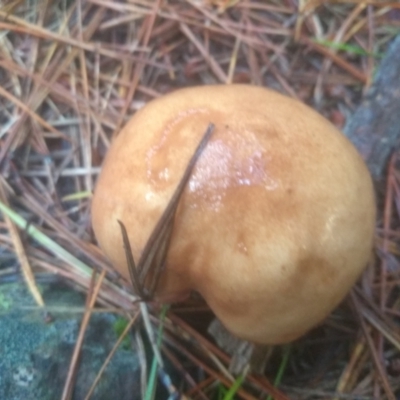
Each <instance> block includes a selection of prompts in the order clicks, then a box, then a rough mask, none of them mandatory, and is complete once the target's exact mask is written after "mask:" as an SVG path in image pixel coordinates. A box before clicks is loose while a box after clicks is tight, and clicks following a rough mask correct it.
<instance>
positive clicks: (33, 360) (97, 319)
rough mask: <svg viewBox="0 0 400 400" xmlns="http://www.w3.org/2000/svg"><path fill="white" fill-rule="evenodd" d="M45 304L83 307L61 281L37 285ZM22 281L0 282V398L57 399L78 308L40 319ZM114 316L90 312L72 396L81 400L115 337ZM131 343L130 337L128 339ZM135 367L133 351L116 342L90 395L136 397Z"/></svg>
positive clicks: (137, 369)
mask: <svg viewBox="0 0 400 400" xmlns="http://www.w3.org/2000/svg"><path fill="white" fill-rule="evenodd" d="M40 288H41V290H42V294H43V297H44V299H45V302H46V305H47V306H51V307H55V306H58V307H64V308H71V307H83V306H84V297H83V296H82V295H81V294H79V293H77V292H75V291H73V290H71V289H70V288H68V287H67V286H65V285H62V284H54V283H53V284H45V285H41V287H40ZM33 305H34V304H33V300H32V297H31V296H30V294H29V293H28V292H27V289H26V287H25V285H24V284H23V283H11V284H2V285H0V399H7V400H31V399H32V400H38V399H40V400H53V399H60V398H61V394H62V390H63V387H64V382H65V379H66V376H67V372H68V368H69V364H70V360H71V356H72V352H73V349H74V346H75V341H76V338H77V335H78V332H79V327H80V322H81V318H82V313H70V312H57V313H52V318H51V319H50V320H49V319H48V318H45V314H44V312H43V311H39V310H38V311H36V310H35V311H32V310H23V309H21V307H22V306H33ZM116 320H117V316H115V315H113V314H108V313H101V314H100V313H99V314H93V315H92V317H91V320H90V323H89V327H88V330H87V332H86V336H85V340H84V345H83V348H82V351H81V357H80V363H79V369H78V372H77V379H76V383H75V386H74V392H73V399H76V400H81V399H84V398H85V396H86V394H87V392H88V390H89V388H90V386H91V385H92V382H93V381H94V379H95V377H96V375H97V372H98V371H99V369H100V367H101V366H102V364H103V362H104V360H105V359H106V357H107V355H108V353H109V351H110V350H111V348H112V347H113V345H114V343H115V342H116V340H117V335H116V333H115V330H114V324H115V321H116ZM131 346H133V342H132V344H131ZM139 382H140V367H139V361H138V359H137V356H136V355H135V351H134V349H132V348H128V349H126V348H124V346H120V348H119V349H118V351H117V352H116V354H115V356H114V358H113V359H112V361H111V363H110V364H109V365H108V367H107V368H106V370H105V373H104V375H103V377H102V379H101V381H100V382H99V384H98V386H97V388H96V390H95V392H94V394H93V396H92V399H95V400H103V399H104V400H106V399H118V400H120V399H121V400H124V399H140V397H141V396H140V389H139V386H138V385H139Z"/></svg>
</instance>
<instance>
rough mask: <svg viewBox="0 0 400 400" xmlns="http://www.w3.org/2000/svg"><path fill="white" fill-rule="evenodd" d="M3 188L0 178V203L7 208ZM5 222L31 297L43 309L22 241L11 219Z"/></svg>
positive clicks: (40, 296)
mask: <svg viewBox="0 0 400 400" xmlns="http://www.w3.org/2000/svg"><path fill="white" fill-rule="evenodd" d="M4 186H5V185H4V181H3V178H1V177H0V201H2V202H3V203H4V204H5V205H6V206H9V204H8V201H7V196H6V194H5V190H4ZM5 221H6V225H7V227H8V231H9V233H10V236H11V240H12V242H13V244H14V248H15V253H16V255H17V258H18V260H19V262H20V264H21V268H22V273H23V276H24V278H25V282H26V284H27V286H28V288H29V290H30V292H31V293H32V296H33V298H34V299H35V301H36V303H37V305H38V306H40V307H43V306H44V301H43V297H42V295H41V294H40V291H39V289H38V287H37V286H36V281H35V276H34V274H33V272H32V267H31V265H30V263H29V260H28V257H27V255H26V252H25V249H24V245H23V243H22V240H21V237H20V235H19V232H18V230H17V227H16V226H15V225H14V223H13V222H12V221H11V219H10V218H9V217H7V216H6V217H5Z"/></svg>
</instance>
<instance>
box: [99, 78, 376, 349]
mask: <svg viewBox="0 0 400 400" xmlns="http://www.w3.org/2000/svg"><path fill="white" fill-rule="evenodd" d="M210 123H212V124H214V132H213V135H212V137H211V139H210V140H209V142H208V144H207V146H206V147H205V149H204V150H203V152H202V154H201V155H200V158H199V159H198V161H197V163H196V165H195V167H194V170H193V173H192V175H191V177H190V179H189V182H188V184H187V185H186V187H185V189H184V192H183V194H182V196H181V199H180V202H179V205H178V209H177V212H176V215H175V220H174V228H173V232H172V237H171V242H170V247H169V251H168V255H167V259H166V265H165V269H164V271H163V273H162V275H161V279H160V282H159V285H158V287H157V291H156V294H155V297H156V299H158V300H159V301H171V300H172V301H173V300H174V299H178V298H182V297H184V296H185V295H187V294H188V293H190V291H192V290H193V291H197V292H199V293H200V294H201V295H202V296H203V297H204V299H205V300H206V302H207V303H208V305H209V306H210V308H211V309H212V310H213V311H214V313H215V314H216V316H217V317H218V318H219V319H220V320H221V322H222V323H223V324H224V325H225V326H226V328H227V329H228V330H230V331H231V332H232V333H233V334H235V335H237V336H238V337H240V338H242V339H246V340H249V341H252V342H255V343H263V344H277V343H283V342H288V341H291V340H294V339H295V338H297V337H299V336H300V335H302V334H304V333H305V332H307V331H308V330H309V329H310V328H312V327H313V326H315V325H316V324H318V323H320V322H321V321H322V320H323V319H324V318H325V317H326V316H327V315H328V314H329V313H330V312H331V311H332V309H333V308H335V307H336V306H337V305H338V304H339V303H340V301H341V300H342V299H343V298H344V296H345V295H346V294H347V292H348V291H349V289H350V288H351V286H352V285H353V284H354V283H355V282H356V280H357V279H358V277H359V276H360V274H361V273H362V271H363V269H364V268H365V266H366V265H367V263H368V260H369V258H370V256H371V249H372V243H373V232H374V224H375V200H374V191H373V185H372V182H371V178H370V175H369V172H368V170H367V168H366V166H365V164H364V162H363V160H362V158H361V157H360V156H359V154H358V153H357V151H356V149H355V148H354V147H353V145H352V144H351V143H350V142H349V141H348V139H347V138H346V137H345V136H344V135H343V134H342V133H340V132H339V131H338V130H337V129H336V128H335V127H334V126H333V125H332V124H331V123H330V122H328V121H327V120H326V119H325V118H323V117H322V116H320V115H319V114H318V113H316V112H315V111H313V110H312V109H311V108H309V107H307V106H306V105H304V104H302V103H301V102H299V101H296V100H293V99H290V98H288V97H286V96H283V95H281V94H278V93H276V92H274V91H271V90H267V89H264V88H259V87H254V86H248V85H215V86H202V87H193V88H187V89H181V90H177V91H176V92H173V93H171V94H168V95H165V96H163V97H161V98H159V99H156V100H153V101H151V102H149V103H148V104H147V105H146V106H145V107H143V108H142V109H141V110H140V111H138V112H137V113H136V114H135V115H134V116H133V117H132V119H131V120H130V121H129V122H128V123H127V124H126V126H125V127H124V128H123V129H122V131H121V132H120V133H119V134H118V135H117V136H116V137H115V138H114V139H113V141H112V144H111V147H110V149H109V151H108V154H107V156H106V159H105V161H104V164H103V168H102V172H101V174H100V177H99V180H98V182H97V186H96V189H95V193H94V197H93V204H92V221H93V229H94V232H95V235H96V238H97V240H98V242H99V245H100V246H101V248H102V249H103V251H104V252H105V254H106V255H107V256H108V257H109V259H110V260H111V262H112V263H113V265H114V266H115V268H116V269H117V270H118V271H119V272H120V273H121V274H122V275H123V276H124V277H125V278H127V279H129V272H128V269H127V264H126V259H125V254H124V250H123V242H122V236H121V230H120V227H119V224H118V220H120V221H122V222H123V224H124V225H125V227H126V230H127V233H128V237H129V241H130V244H131V248H132V252H133V256H134V258H135V260H137V259H139V257H140V255H141V252H142V251H143V248H144V246H145V244H146V242H147V240H148V238H149V236H150V234H151V232H152V230H153V228H154V226H155V225H156V223H157V221H158V220H159V218H160V216H161V215H162V213H163V211H164V210H165V208H166V206H167V204H168V202H169V200H170V198H171V196H172V194H173V193H174V190H175V188H176V186H177V185H178V183H179V181H180V179H181V177H182V175H183V173H184V170H185V168H186V165H187V163H188V161H189V159H190V158H191V156H192V155H193V152H194V150H195V148H196V146H197V145H198V143H199V142H200V140H201V138H202V136H203V135H204V132H205V130H206V129H207V126H208V125H209V124H210Z"/></svg>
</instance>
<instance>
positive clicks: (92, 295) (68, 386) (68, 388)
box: [61, 271, 105, 400]
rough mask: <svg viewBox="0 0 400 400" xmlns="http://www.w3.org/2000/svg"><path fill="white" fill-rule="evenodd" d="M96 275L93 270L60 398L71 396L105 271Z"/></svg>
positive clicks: (64, 399) (62, 399) (64, 398)
mask: <svg viewBox="0 0 400 400" xmlns="http://www.w3.org/2000/svg"><path fill="white" fill-rule="evenodd" d="M96 275H97V274H96V273H95V272H94V273H93V275H92V280H91V285H90V289H92V290H89V293H88V297H87V302H86V311H85V314H84V315H83V318H82V322H81V327H80V329H79V334H78V337H77V339H76V343H75V348H74V352H73V354H72V358H71V364H70V366H69V370H68V375H67V378H66V380H65V385H64V389H63V393H62V396H61V400H69V399H71V398H72V389H73V385H74V380H75V377H76V372H77V368H78V361H79V354H80V351H81V348H82V344H83V339H84V336H85V331H86V328H87V326H88V324H89V319H90V317H91V315H92V309H93V307H94V305H95V303H96V301H97V296H98V294H99V291H100V288H101V285H102V283H103V279H104V276H105V271H102V272H101V274H100V275H99V277H98V279H97V281H96V279H95V278H96Z"/></svg>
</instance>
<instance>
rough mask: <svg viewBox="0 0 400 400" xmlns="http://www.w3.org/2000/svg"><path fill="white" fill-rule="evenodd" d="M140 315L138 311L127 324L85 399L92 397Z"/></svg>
mask: <svg viewBox="0 0 400 400" xmlns="http://www.w3.org/2000/svg"><path fill="white" fill-rule="evenodd" d="M138 316H139V312H137V313H136V314H135V315H134V316H133V317H132V318H131V319H130V321H129V322H128V324H127V325H126V327H125V329H124V331H123V332H122V333H121V335H120V337H119V338H118V340H117V341H116V343H115V345H114V346H113V348H112V349H111V351H110V353H109V354H108V356H107V358H106V360H105V361H104V363H103V365H102V366H101V368H100V370H99V372H98V373H97V375H96V378H95V379H94V381H93V384H92V386H91V387H90V389H89V391H88V393H87V395H86V397H85V400H89V399H90V397H91V396H92V394H93V392H94V389H95V388H96V386H97V384H98V383H99V381H100V379H101V376H102V375H103V373H104V371H105V369H106V368H107V365H108V364H109V363H110V361H111V359H112V357H113V356H114V354H115V352H116V351H117V349H118V347H119V346H120V344H121V343H122V341H123V340H124V339H125V337H126V335H127V334H128V332H129V331H130V330H131V328H132V326H133V324H134V323H135V322H136V320H137V317H138Z"/></svg>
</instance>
